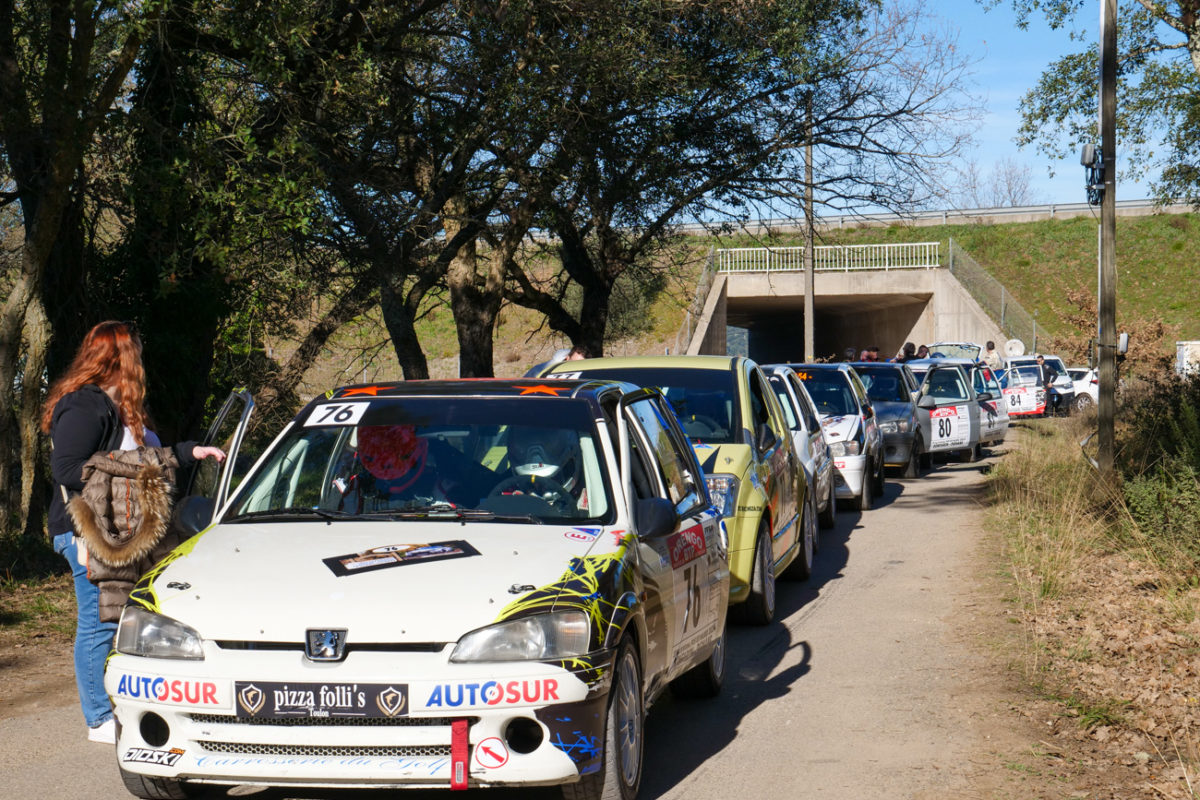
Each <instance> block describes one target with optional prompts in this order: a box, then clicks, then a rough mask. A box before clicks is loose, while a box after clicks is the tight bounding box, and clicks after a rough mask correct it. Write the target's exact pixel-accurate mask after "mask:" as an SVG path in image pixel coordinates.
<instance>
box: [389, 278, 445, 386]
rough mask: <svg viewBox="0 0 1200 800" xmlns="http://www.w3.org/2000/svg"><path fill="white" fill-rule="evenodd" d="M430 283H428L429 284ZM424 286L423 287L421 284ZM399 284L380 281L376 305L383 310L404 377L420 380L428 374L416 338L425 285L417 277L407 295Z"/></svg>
mask: <svg viewBox="0 0 1200 800" xmlns="http://www.w3.org/2000/svg"><path fill="white" fill-rule="evenodd" d="M430 285H432V283H431V284H430ZM423 287H424V288H423ZM402 291H403V286H402V285H401V286H396V285H395V284H394V282H393V281H392V280H391V279H387V280H384V281H382V282H381V284H380V287H379V308H380V310H381V311H382V312H383V324H384V325H385V326H386V327H387V330H388V335H389V336H390V337H391V339H392V347H393V348H395V350H396V358H397V359H398V360H399V361H400V369H401V370H402V371H403V372H404V379H405V380H406V381H412V380H424V379H427V378H428V377H429V362H428V361H426V360H425V352H424V351H423V350H422V349H421V342H420V341H419V340H418V339H417V329H416V319H417V311H418V309H419V308H420V305H421V300H422V298H424V296H425V293H426V291H428V287H427V286H424V280H423V279H421V278H418V280H417V284H416V285H415V286H414V287H413V288H412V290H410V291H409V293H408V295H407V296H405V295H403V294H402Z"/></svg>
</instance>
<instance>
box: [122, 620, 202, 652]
mask: <svg viewBox="0 0 1200 800" xmlns="http://www.w3.org/2000/svg"><path fill="white" fill-rule="evenodd" d="M117 652H118V653H124V654H125V655H127V656H142V657H144V658H180V659H186V660H189V661H203V660H204V649H203V648H202V647H201V646H200V634H198V633H196V631H195V630H194V629H193V628H190V627H188V626H187V625H184V624H183V623H182V622H179V621H178V620H174V619H171V618H170V617H164V616H163V615H162V614H155V613H154V612H153V611H147V610H146V609H144V608H141V607H140V606H126V607H125V610H124V611H122V612H121V622H120V624H119V625H118V627H117Z"/></svg>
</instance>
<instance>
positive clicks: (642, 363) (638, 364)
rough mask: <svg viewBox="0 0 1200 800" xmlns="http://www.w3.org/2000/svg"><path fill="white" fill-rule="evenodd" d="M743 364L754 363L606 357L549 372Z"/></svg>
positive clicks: (734, 358)
mask: <svg viewBox="0 0 1200 800" xmlns="http://www.w3.org/2000/svg"><path fill="white" fill-rule="evenodd" d="M745 362H750V363H751V364H753V363H754V362H753V361H751V360H750V359H748V358H744V357H743V356H606V357H604V358H585V359H582V360H580V361H560V362H558V363H557V364H555V365H554V366H552V367H551V368H550V371H551V372H555V371H557V372H572V371H576V370H578V371H584V370H588V369H615V368H621V367H630V368H648V369H663V368H687V369H714V370H731V369H735V368H737V366H738V364H741V363H745Z"/></svg>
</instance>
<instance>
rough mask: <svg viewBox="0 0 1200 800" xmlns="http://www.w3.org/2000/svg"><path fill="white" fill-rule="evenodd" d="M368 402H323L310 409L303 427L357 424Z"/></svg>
mask: <svg viewBox="0 0 1200 800" xmlns="http://www.w3.org/2000/svg"><path fill="white" fill-rule="evenodd" d="M369 405H371V404H370V403H323V404H321V405H319V406H317V407H316V408H314V409H313V410H312V413H311V414H309V415H308V419H306V420H305V421H304V427H306V428H307V427H310V426H313V425H357V424H358V421H359V420H360V419H362V415H363V414H365V413H367V407H368V406H369Z"/></svg>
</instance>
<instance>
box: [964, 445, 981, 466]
mask: <svg viewBox="0 0 1200 800" xmlns="http://www.w3.org/2000/svg"><path fill="white" fill-rule="evenodd" d="M981 458H983V447H982V446H981V445H978V444H977V445H975V446H974V447H968V448H967V449H966V450H963V461H965V462H967V463H968V464H974V463H975V462H976V461H978V460H979V459H981Z"/></svg>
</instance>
